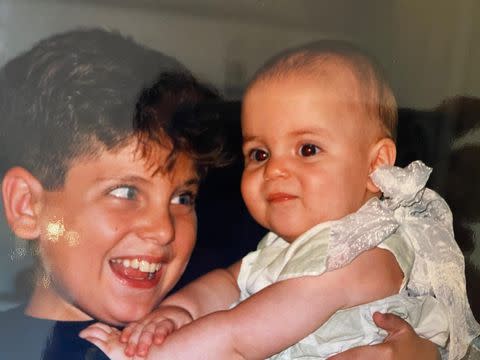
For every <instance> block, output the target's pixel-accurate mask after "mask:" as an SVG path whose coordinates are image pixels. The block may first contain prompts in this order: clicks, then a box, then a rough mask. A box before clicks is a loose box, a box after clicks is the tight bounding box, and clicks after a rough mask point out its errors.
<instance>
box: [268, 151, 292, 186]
mask: <svg viewBox="0 0 480 360" xmlns="http://www.w3.org/2000/svg"><path fill="white" fill-rule="evenodd" d="M288 176H289V171H288V164H287V161H286V160H285V159H282V158H279V157H271V158H270V159H268V161H267V163H266V164H265V168H264V173H263V177H264V179H265V180H267V181H268V180H273V179H276V178H285V177H288Z"/></svg>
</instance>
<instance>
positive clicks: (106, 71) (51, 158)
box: [0, 29, 220, 190]
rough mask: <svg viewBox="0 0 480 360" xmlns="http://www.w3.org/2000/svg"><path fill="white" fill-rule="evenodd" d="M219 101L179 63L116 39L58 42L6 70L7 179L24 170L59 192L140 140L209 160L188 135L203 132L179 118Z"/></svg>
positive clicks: (3, 130)
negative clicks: (79, 162) (85, 167)
mask: <svg viewBox="0 0 480 360" xmlns="http://www.w3.org/2000/svg"><path fill="white" fill-rule="evenodd" d="M158 74H164V75H162V76H160V78H158ZM166 74H168V75H166ZM155 79H157V82H156V83H155V84H154V85H152V82H153V81H154V80H155ZM139 98H140V100H139ZM217 98H218V96H217V95H216V94H215V92H214V91H211V90H208V88H207V87H206V86H204V85H202V84H200V83H198V82H197V81H196V80H195V79H194V78H193V76H191V75H190V73H189V72H188V71H187V70H186V68H185V67H184V66H183V65H182V64H180V63H179V62H178V61H177V60H175V59H173V58H171V57H169V56H166V55H164V54H162V53H160V52H158V51H154V50H151V49H148V48H146V47H144V46H142V45H140V44H138V43H136V42H134V41H133V40H131V39H129V38H126V37H124V36H122V35H120V34H119V33H117V32H111V31H106V30H101V29H79V30H73V31H69V32H66V33H63V34H57V35H54V36H52V37H50V38H47V39H45V40H43V41H40V42H39V43H37V44H36V45H35V46H34V47H33V48H32V49H31V50H29V51H27V52H25V53H23V54H21V55H19V56H17V57H15V58H14V59H12V60H11V61H9V62H8V63H7V64H6V65H5V66H4V67H3V68H2V69H1V70H0V111H1V114H2V119H1V122H0V124H1V125H0V167H1V168H0V171H1V172H2V174H3V173H4V171H6V170H7V169H8V168H10V167H13V166H22V167H24V168H26V169H27V170H29V171H30V172H31V173H32V174H33V175H34V176H35V177H36V178H37V179H38V180H39V181H41V183H42V184H43V186H44V187H45V188H46V189H48V190H54V189H58V188H61V186H62V185H63V183H64V180H65V175H66V173H67V171H68V169H69V168H70V166H71V163H72V162H73V161H74V160H76V159H80V158H88V157H95V156H98V155H99V154H100V153H101V152H102V151H105V150H107V151H115V150H116V149H120V148H122V147H123V146H125V145H126V143H127V142H129V141H131V140H132V138H133V137H135V136H138V137H139V139H143V140H144V139H146V138H148V139H153V140H158V141H160V140H162V139H161V138H160V137H159V135H158V134H160V133H164V134H165V135H167V137H168V139H167V140H170V141H171V142H172V144H173V145H174V150H173V151H172V154H175V153H176V152H177V148H178V151H184V150H188V152H189V154H191V155H192V156H193V157H194V158H195V159H199V160H200V159H203V157H204V156H203V155H200V153H199V154H197V153H196V152H197V150H198V151H200V150H202V147H201V146H199V145H196V138H194V136H193V135H192V136H190V135H188V134H189V132H191V133H192V134H195V133H196V132H198V130H189V129H188V127H185V126H186V125H187V124H186V123H183V124H181V125H180V123H181V121H180V122H179V121H177V120H176V119H177V117H176V116H174V113H175V110H176V107H177V106H178V105H180V104H190V105H193V104H195V103H198V102H200V101H204V100H213V99H217ZM147 113H148V114H153V113H155V114H158V116H147V115H146V114H147ZM167 117H168V118H167ZM174 118H175V121H173V120H172V119H174ZM149 121H152V124H150V123H149ZM177 122H179V125H178V126H177V125H176V123H177ZM191 123H192V124H190V125H192V126H193V127H194V128H196V129H197V128H198V126H199V125H198V123H197V121H191ZM178 127H180V128H181V129H177V128H178ZM174 129H177V130H174ZM179 130H181V131H179ZM152 132H155V133H152ZM145 134H148V136H147V137H145ZM177 136H178V138H177ZM215 138H219V136H218V137H216V136H215ZM163 140H166V139H163ZM143 143H145V142H142V144H143ZM212 143H217V144H218V142H212ZM177 144H178V145H177ZM219 146H220V145H219ZM145 149H146V147H145ZM207 152H209V153H211V154H218V153H219V152H218V151H217V152H216V151H212V150H211V149H208V151H207ZM206 163H208V164H209V165H210V164H213V163H215V161H213V159H210V161H207V162H206Z"/></svg>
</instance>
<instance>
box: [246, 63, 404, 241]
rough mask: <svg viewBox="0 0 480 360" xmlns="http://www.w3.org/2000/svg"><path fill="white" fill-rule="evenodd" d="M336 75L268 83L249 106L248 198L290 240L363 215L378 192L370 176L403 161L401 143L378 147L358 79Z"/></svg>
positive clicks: (253, 93) (254, 90)
mask: <svg viewBox="0 0 480 360" xmlns="http://www.w3.org/2000/svg"><path fill="white" fill-rule="evenodd" d="M334 71H335V70H334ZM334 73H335V75H336V76H335V77H332V78H330V77H329V78H328V79H325V81H318V80H317V79H314V78H313V79H312V78H310V77H308V76H301V75H300V76H299V75H298V74H293V75H290V76H288V75H286V76H285V77H282V78H281V79H272V80H266V81H260V82H259V83H257V84H255V85H254V86H253V87H251V88H250V90H249V91H248V93H247V96H246V97H245V100H244V107H243V120H242V132H243V137H244V144H243V154H244V158H245V169H244V172H243V177H242V195H243V198H244V200H245V203H246V205H247V207H248V209H249V211H250V213H251V214H252V216H253V217H254V218H255V219H256V220H257V221H258V222H259V223H260V224H261V225H262V226H264V227H266V228H268V229H270V230H271V231H273V232H275V233H277V234H279V235H280V236H281V237H283V238H284V239H286V240H287V241H290V242H291V241H293V240H294V239H295V238H297V237H298V236H299V235H301V234H302V233H303V232H305V231H306V230H307V229H309V228H311V227H312V226H314V225H316V224H319V223H321V222H325V221H328V220H334V219H340V218H342V217H344V216H345V215H348V214H350V213H353V212H355V211H356V210H358V209H359V208H360V207H361V206H362V205H363V204H364V203H365V202H366V201H367V200H368V199H370V198H371V197H373V196H375V195H376V192H377V191H378V189H376V188H375V187H374V185H373V184H372V183H371V181H370V178H369V174H370V173H371V172H372V171H373V169H374V168H375V167H376V166H377V165H378V163H379V162H384V163H393V161H394V158H395V148H394V145H393V143H391V142H389V141H388V139H384V140H383V141H380V142H379V141H378V140H379V139H378V136H377V133H378V132H377V131H376V129H375V126H374V125H373V124H372V121H369V118H368V116H367V114H366V112H365V110H364V109H363V108H362V107H361V105H360V104H361V102H360V101H361V98H360V94H361V89H360V87H359V85H358V81H357V80H356V79H355V77H354V76H353V74H351V73H350V72H349V71H345V70H344V71H338V70H337V71H335V72H334ZM346 91H348V92H349V94H351V95H350V96H348V97H346V96H345V94H344V92H346ZM345 98H347V99H350V101H351V102H349V103H345V100H344V99H345ZM384 143H386V144H387V145H388V148H386V151H385V152H386V153H387V154H384V153H383V152H382V153H380V154H379V148H380V149H381V146H383V145H384ZM377 157H379V158H378V159H377Z"/></svg>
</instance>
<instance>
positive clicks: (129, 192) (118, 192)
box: [109, 185, 138, 200]
mask: <svg viewBox="0 0 480 360" xmlns="http://www.w3.org/2000/svg"><path fill="white" fill-rule="evenodd" d="M109 194H110V195H113V196H115V197H117V198H121V199H127V200H134V199H135V198H136V197H137V194H138V190H137V189H136V188H135V187H133V186H127V185H122V186H118V187H116V188H115V189H113V190H112V191H110V192H109Z"/></svg>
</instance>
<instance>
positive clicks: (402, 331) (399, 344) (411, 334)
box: [328, 313, 440, 360]
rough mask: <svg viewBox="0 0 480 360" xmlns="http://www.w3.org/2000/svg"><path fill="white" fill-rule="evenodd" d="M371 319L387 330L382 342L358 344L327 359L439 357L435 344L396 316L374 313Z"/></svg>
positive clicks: (426, 359)
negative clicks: (420, 335)
mask: <svg viewBox="0 0 480 360" xmlns="http://www.w3.org/2000/svg"><path fill="white" fill-rule="evenodd" d="M373 321H374V322H375V324H376V325H377V326H378V327H380V328H382V329H384V330H386V331H387V332H388V336H387V337H386V338H385V341H384V342H383V343H381V344H378V345H366V346H359V347H356V348H353V349H350V350H348V351H345V352H342V353H340V354H337V355H335V356H332V357H330V358H328V360H362V359H365V360H367V359H385V360H404V359H405V360H411V359H424V360H437V359H439V358H440V355H439V353H438V350H437V347H436V346H435V344H433V343H432V342H430V341H428V340H426V339H422V338H421V337H419V336H418V335H417V334H416V333H415V331H414V330H413V328H412V327H411V326H410V325H409V324H408V323H407V322H406V321H405V320H402V319H401V318H399V317H398V316H396V315H392V314H381V313H375V314H373Z"/></svg>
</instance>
